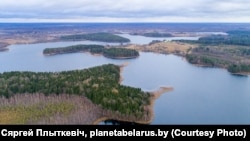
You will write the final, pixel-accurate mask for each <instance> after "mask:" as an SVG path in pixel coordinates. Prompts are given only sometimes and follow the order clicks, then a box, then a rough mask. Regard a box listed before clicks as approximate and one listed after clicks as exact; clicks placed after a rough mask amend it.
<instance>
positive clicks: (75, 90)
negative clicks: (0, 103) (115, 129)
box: [0, 64, 150, 117]
mask: <svg viewBox="0 0 250 141" xmlns="http://www.w3.org/2000/svg"><path fill="white" fill-rule="evenodd" d="M119 80H120V67H119V66H117V65H112V64H107V65H102V66H97V67H93V68H89V69H84V70H73V71H62V72H17V71H13V72H4V73H1V74H0V96H4V97H6V98H11V97H13V96H15V95H22V94H37V93H41V94H45V95H47V96H49V95H54V94H56V95H61V94H68V95H81V96H85V97H87V98H88V99H90V100H91V101H92V102H93V103H95V104H97V105H100V106H102V107H103V108H105V109H108V110H112V111H114V112H118V113H121V114H123V115H132V116H136V117H142V116H143V115H145V114H147V111H146V110H145V106H147V105H149V104H150V101H149V99H150V94H149V93H145V92H143V91H142V90H141V89H140V88H133V87H129V86H123V85H120V84H119Z"/></svg>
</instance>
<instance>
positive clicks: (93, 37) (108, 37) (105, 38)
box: [60, 32, 130, 43]
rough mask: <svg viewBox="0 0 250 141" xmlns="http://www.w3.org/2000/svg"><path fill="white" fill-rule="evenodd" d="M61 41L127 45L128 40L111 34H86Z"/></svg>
mask: <svg viewBox="0 0 250 141" xmlns="http://www.w3.org/2000/svg"><path fill="white" fill-rule="evenodd" d="M60 39H61V40H70V41H79V40H90V41H100V42H109V43H128V42H130V40H129V39H127V38H124V37H121V36H118V35H115V34H111V33H105V32H100V33H88V34H76V35H66V36H62V37H61V38H60Z"/></svg>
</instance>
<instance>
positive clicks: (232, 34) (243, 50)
mask: <svg viewBox="0 0 250 141" xmlns="http://www.w3.org/2000/svg"><path fill="white" fill-rule="evenodd" d="M179 42H185V43H190V44H196V45H197V46H198V47H197V48H193V49H191V50H190V53H188V54H186V58H187V60H188V61H189V62H190V63H192V64H198V65H201V66H208V67H221V68H226V69H227V70H228V71H229V72H231V73H235V74H250V31H238V30H237V31H229V32H227V35H211V36H206V37H201V38H199V40H197V41H186V40H182V41H179Z"/></svg>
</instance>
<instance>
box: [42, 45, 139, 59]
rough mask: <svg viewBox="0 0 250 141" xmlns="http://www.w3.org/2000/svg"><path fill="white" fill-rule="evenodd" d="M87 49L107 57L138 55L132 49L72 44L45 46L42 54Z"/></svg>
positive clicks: (134, 56) (133, 56)
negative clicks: (53, 46) (56, 46)
mask: <svg viewBox="0 0 250 141" xmlns="http://www.w3.org/2000/svg"><path fill="white" fill-rule="evenodd" d="M83 51H84V52H85V51H88V52H90V53H92V54H103V55H104V56H105V57H107V58H113V59H116V58H117V59H118V58H136V57H138V56H139V52H138V51H136V50H134V49H126V48H105V47H104V46H101V45H73V46H68V47H58V48H45V49H44V50H43V54H45V55H56V54H64V53H76V52H83Z"/></svg>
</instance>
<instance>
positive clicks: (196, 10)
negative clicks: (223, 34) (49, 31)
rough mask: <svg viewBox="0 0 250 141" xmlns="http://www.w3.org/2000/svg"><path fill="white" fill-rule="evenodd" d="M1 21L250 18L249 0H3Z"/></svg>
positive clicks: (214, 19) (190, 20) (149, 20)
mask: <svg viewBox="0 0 250 141" xmlns="http://www.w3.org/2000/svg"><path fill="white" fill-rule="evenodd" d="M0 22H250V0H1V2H0Z"/></svg>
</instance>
